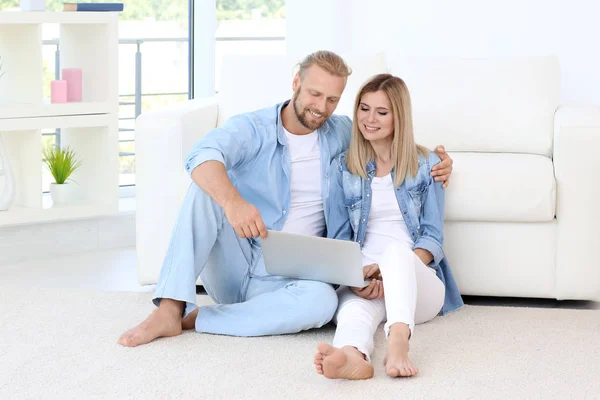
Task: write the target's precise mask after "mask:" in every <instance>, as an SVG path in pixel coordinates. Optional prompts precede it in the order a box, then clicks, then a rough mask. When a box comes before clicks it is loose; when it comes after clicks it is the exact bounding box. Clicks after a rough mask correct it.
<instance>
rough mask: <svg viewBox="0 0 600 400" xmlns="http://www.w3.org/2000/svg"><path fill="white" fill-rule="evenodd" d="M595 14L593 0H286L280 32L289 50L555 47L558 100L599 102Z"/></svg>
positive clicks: (598, 7) (456, 52)
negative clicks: (284, 27)
mask: <svg viewBox="0 0 600 400" xmlns="http://www.w3.org/2000/svg"><path fill="white" fill-rule="evenodd" d="M306 3H308V4H306ZM598 16H600V1H597V0H418V1H416V0H369V1H364V0H344V1H343V2H340V0H321V1H317V0H288V3H287V11H286V18H287V38H286V40H287V46H288V54H292V55H296V54H298V53H299V52H300V53H308V52H310V51H312V50H316V49H318V48H329V49H331V50H334V51H340V52H342V53H345V52H346V49H347V48H349V47H351V48H352V52H356V53H361V54H364V53H371V52H376V51H394V52H398V53H401V54H403V55H406V56H460V57H505V56H523V55H547V54H556V55H558V56H559V59H560V63H561V70H562V101H563V102H591V103H595V104H600V43H599V42H598V38H600V23H598V19H599V17H598ZM329 21H335V22H329ZM348 32H349V34H348ZM344 33H345V34H344ZM340 36H345V37H344V38H342V37H340Z"/></svg>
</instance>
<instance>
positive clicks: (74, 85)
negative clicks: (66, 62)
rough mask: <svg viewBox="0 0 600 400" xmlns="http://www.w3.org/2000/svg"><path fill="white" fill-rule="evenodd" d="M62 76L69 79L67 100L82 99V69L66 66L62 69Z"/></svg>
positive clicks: (66, 79)
mask: <svg viewBox="0 0 600 400" xmlns="http://www.w3.org/2000/svg"><path fill="white" fill-rule="evenodd" d="M62 78H63V79H64V80H65V81H67V101H68V102H72V101H81V99H82V93H81V92H82V90H81V87H82V82H81V69H79V68H64V69H63V70H62Z"/></svg>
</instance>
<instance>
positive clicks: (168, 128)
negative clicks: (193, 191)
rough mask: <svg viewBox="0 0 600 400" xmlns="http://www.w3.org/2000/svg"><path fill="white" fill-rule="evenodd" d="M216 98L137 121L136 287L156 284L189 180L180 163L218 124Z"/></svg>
mask: <svg viewBox="0 0 600 400" xmlns="http://www.w3.org/2000/svg"><path fill="white" fill-rule="evenodd" d="M217 118H218V105H217V100H216V98H204V99H197V100H190V101H186V102H184V103H181V104H178V105H176V106H172V107H168V108H165V109H162V110H158V111H152V112H148V113H144V114H141V115H140V116H139V117H138V118H137V120H136V126H135V131H136V249H137V260H138V280H139V282H140V284H142V285H146V284H154V283H156V282H157V281H158V276H159V273H160V268H161V266H162V262H163V260H164V257H165V254H166V252H167V248H168V245H169V239H170V235H171V231H172V230H173V227H174V225H175V221H176V219H177V216H178V215H179V210H180V208H181V204H182V203H183V199H184V197H185V194H186V191H187V188H188V187H189V185H190V183H191V182H192V181H191V179H190V178H189V176H188V174H187V173H186V172H185V169H184V161H185V157H186V155H187V153H188V152H189V151H190V149H191V148H192V145H193V144H194V143H195V142H196V141H198V140H199V139H201V138H202V137H203V136H204V135H205V134H206V133H208V132H209V131H210V130H211V129H213V128H215V127H216V125H217Z"/></svg>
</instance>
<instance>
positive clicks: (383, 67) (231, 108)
mask: <svg viewBox="0 0 600 400" xmlns="http://www.w3.org/2000/svg"><path fill="white" fill-rule="evenodd" d="M344 59H345V60H346V62H347V63H348V65H349V66H350V68H351V69H352V75H351V76H350V78H349V79H348V83H347V84H346V89H345V90H344V95H343V96H342V99H341V101H340V104H339V105H338V107H337V109H336V114H343V115H348V116H351V113H352V108H353V104H354V96H355V95H356V93H357V92H358V89H359V88H360V85H362V84H363V83H364V81H366V80H367V79H368V78H369V77H371V76H373V75H375V74H378V73H382V72H387V61H386V59H385V57H384V55H383V54H379V55H373V56H361V57H344ZM299 61H301V60H300V59H297V58H293V59H292V58H289V57H286V56H279V55H227V56H224V58H223V64H222V65H223V67H222V70H221V83H220V87H219V94H218V97H219V120H218V124H219V126H220V125H222V124H223V123H224V122H225V121H226V120H227V119H228V118H230V117H232V116H233V115H236V114H240V113H245V112H249V111H254V110H257V109H260V108H263V107H268V106H271V105H274V104H276V103H279V102H282V101H285V100H288V99H289V98H290V97H291V96H292V80H293V78H294V73H295V72H296V68H295V67H296V65H297V64H298V62H299Z"/></svg>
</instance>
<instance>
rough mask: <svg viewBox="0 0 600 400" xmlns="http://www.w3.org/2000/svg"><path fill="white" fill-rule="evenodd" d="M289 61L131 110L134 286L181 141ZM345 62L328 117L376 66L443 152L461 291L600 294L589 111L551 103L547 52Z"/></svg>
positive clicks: (594, 139) (283, 81)
mask: <svg viewBox="0 0 600 400" xmlns="http://www.w3.org/2000/svg"><path fill="white" fill-rule="evenodd" d="M294 61H297V60H290V59H288V58H286V57H279V56H231V57H229V58H228V59H226V60H225V61H224V65H225V66H224V69H223V71H222V78H221V82H222V83H221V85H220V90H219V95H218V96H216V97H215V98H207V99H197V100H191V101H188V102H186V103H184V104H181V105H178V106H175V107H172V108H167V109H164V110H159V111H154V112H149V113H145V114H142V115H141V116H140V117H139V118H138V120H137V124H136V140H137V144H136V146H137V149H136V150H137V168H136V169H137V255H138V265H139V281H140V283H141V284H153V283H156V281H157V279H158V275H159V271H160V267H161V264H162V261H163V257H164V255H165V252H166V249H167V245H168V242H169V238H170V234H171V231H172V228H173V226H174V223H175V220H176V217H177V215H178V212H179V207H180V204H181V202H182V200H183V198H184V196H185V193H186V190H187V187H188V185H189V184H190V183H191V180H190V179H189V178H188V176H187V175H186V173H185V172H184V169H183V160H184V157H185V156H186V154H187V152H188V150H189V149H190V147H191V146H192V144H193V143H194V142H196V141H197V140H199V139H200V138H202V136H203V135H204V134H205V133H206V132H208V131H209V130H210V129H211V128H214V127H216V126H219V125H220V124H222V123H223V122H224V121H225V120H226V119H227V118H228V117H230V116H231V115H234V114H236V113H240V112H245V111H252V110H254V109H257V108H260V107H263V106H268V105H272V104H275V103H277V102H280V101H283V100H286V99H287V98H289V97H290V95H291V87H292V76H293V70H292V67H293V64H294ZM347 61H348V62H349V64H350V66H351V67H352V68H353V70H354V72H353V74H352V76H351V78H350V80H349V82H348V85H347V88H346V91H345V94H344V96H343V98H342V100H341V103H340V105H339V107H338V110H337V112H338V113H339V114H346V115H351V109H352V102H353V100H354V96H355V94H356V92H357V90H358V88H359V86H360V84H361V83H362V82H364V81H365V80H366V79H367V78H368V77H370V76H371V75H374V74H376V73H380V72H387V71H389V72H390V73H392V74H395V75H398V76H400V77H402V78H403V79H404V80H405V81H406V83H407V85H408V87H409V90H410V91H411V95H412V101H413V113H414V124H415V134H416V137H417V141H418V142H419V143H421V144H424V145H426V146H428V147H429V148H433V147H434V146H435V145H437V144H443V145H445V146H446V149H447V150H448V151H449V152H450V154H451V156H452V158H453V159H454V172H453V174H452V179H451V182H450V186H449V187H448V189H447V193H446V214H445V218H446V225H445V243H444V248H445V251H446V254H447V256H448V258H449V261H450V264H451V265H452V268H453V271H454V273H455V276H456V279H457V282H458V285H459V287H460V290H461V293H462V294H464V295H486V296H514V297H537V298H554V299H579V300H596V301H598V300H600V261H599V260H598V258H597V254H598V248H599V247H600V208H599V207H598V205H597V203H596V202H597V201H598V199H599V198H600V182H599V181H598V179H597V178H598V176H599V172H600V157H599V156H598V155H599V153H600V108H599V107H595V106H568V105H561V104H560V71H559V64H558V60H557V59H556V58H555V57H527V58H518V59H496V60H481V59H479V60H465V59H448V58H420V59H415V58H403V57H400V56H395V55H389V54H388V55H376V56H372V57H360V58H352V57H349V58H347Z"/></svg>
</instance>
